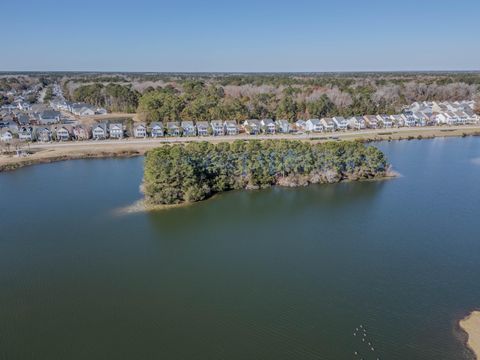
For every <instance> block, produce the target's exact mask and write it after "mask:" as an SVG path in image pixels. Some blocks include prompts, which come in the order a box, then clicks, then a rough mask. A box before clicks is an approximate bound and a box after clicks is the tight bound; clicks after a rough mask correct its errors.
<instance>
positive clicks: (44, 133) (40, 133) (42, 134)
mask: <svg viewBox="0 0 480 360" xmlns="http://www.w3.org/2000/svg"><path fill="white" fill-rule="evenodd" d="M36 138H37V141H40V142H49V141H51V140H52V132H51V131H50V129H49V128H47V127H40V128H37V135H36Z"/></svg>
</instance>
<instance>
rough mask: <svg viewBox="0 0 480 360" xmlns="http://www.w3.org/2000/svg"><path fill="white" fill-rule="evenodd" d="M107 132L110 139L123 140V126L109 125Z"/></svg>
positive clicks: (117, 124)
mask: <svg viewBox="0 0 480 360" xmlns="http://www.w3.org/2000/svg"><path fill="white" fill-rule="evenodd" d="M108 132H109V134H110V138H111V139H122V138H123V125H122V124H119V123H114V124H110V125H109V126H108Z"/></svg>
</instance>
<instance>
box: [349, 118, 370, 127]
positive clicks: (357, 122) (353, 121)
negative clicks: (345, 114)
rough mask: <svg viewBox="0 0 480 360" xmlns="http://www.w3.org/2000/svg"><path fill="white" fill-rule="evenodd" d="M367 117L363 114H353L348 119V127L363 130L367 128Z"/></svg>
mask: <svg viewBox="0 0 480 360" xmlns="http://www.w3.org/2000/svg"><path fill="white" fill-rule="evenodd" d="M366 126H367V125H366V124H365V119H364V118H363V117H361V116H352V117H351V118H350V119H348V127H349V128H350V129H354V130H362V129H365V128H366Z"/></svg>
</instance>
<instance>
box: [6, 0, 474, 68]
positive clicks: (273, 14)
mask: <svg viewBox="0 0 480 360" xmlns="http://www.w3.org/2000/svg"><path fill="white" fill-rule="evenodd" d="M479 16H480V0H455V1H453V0H436V1H434V0H415V1H414V0H396V1H392V0H378V1H376V0H329V1H325V0H316V1H314V0H290V1H283V0H277V1H270V0H266V1H262V0H236V1H228V0H223V1H220V0H204V1H201V0H198V1H193V0H171V1H166V0H158V1H153V0H130V1H124V0H95V1H94V0H82V1H79V0H76V1H74V0H64V1H54V0H23V1H21V2H17V1H9V0H5V1H2V5H1V17H0V19H1V20H0V24H1V28H2V34H3V36H2V40H3V41H2V42H3V44H2V46H1V47H0V71H17V70H18V71H24V70H59V71H63V70H72V71H172V72H177V71H178V72H180V71H189V72H190V71H192V72H197V71H207V72H210V71H217V72H223V71H233V72H236V71H238V72H240V71H245V72H250V71H259V72H263V71H271V72H276V71H319V72H321V71H369V70H379V71H390V70H480V20H479V19H480V17H479Z"/></svg>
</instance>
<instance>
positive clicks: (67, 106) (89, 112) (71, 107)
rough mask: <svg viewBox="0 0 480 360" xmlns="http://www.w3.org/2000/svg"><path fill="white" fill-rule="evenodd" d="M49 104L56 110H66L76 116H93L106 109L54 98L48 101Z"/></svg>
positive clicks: (103, 112)
mask: <svg viewBox="0 0 480 360" xmlns="http://www.w3.org/2000/svg"><path fill="white" fill-rule="evenodd" d="M50 106H51V107H52V108H53V109H55V110H58V111H61V110H62V111H68V112H70V113H72V114H74V115H78V116H93V115H104V114H107V110H106V109H104V108H98V107H96V106H93V105H90V104H86V103H73V102H70V101H65V100H63V99H58V98H56V99H54V100H52V101H50Z"/></svg>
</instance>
